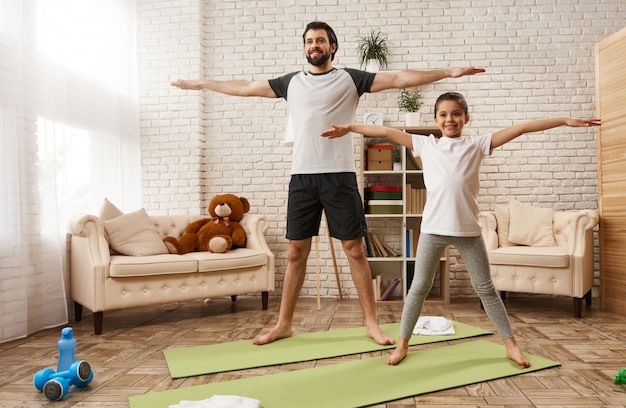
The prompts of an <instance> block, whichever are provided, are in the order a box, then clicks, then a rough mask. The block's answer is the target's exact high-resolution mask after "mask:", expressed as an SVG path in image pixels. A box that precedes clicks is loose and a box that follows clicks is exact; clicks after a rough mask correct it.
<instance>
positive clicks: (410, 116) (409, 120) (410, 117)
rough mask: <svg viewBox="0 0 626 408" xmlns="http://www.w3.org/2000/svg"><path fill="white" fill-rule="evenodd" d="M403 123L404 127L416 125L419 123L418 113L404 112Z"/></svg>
mask: <svg viewBox="0 0 626 408" xmlns="http://www.w3.org/2000/svg"><path fill="white" fill-rule="evenodd" d="M404 125H405V126H406V127H418V126H419V125H420V113H419V112H406V113H405V114H404Z"/></svg>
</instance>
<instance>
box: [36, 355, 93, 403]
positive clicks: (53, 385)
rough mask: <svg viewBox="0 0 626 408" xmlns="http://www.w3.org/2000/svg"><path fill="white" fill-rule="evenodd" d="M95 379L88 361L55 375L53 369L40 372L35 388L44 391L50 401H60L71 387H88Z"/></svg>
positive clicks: (78, 362) (37, 375) (75, 364)
mask: <svg viewBox="0 0 626 408" xmlns="http://www.w3.org/2000/svg"><path fill="white" fill-rule="evenodd" d="M92 379H93V371H92V370H91V366H90V365H89V363H88V362H86V361H76V362H74V363H72V365H71V366H70V368H69V369H68V370H67V371H61V372H58V373H55V372H54V370H53V369H51V368H45V369H43V370H40V371H38V372H37V373H36V374H35V377H34V378H33V383H34V384H35V388H37V389H38V390H39V391H43V394H44V395H45V397H46V398H47V399H49V400H50V401H58V400H60V399H62V398H63V397H65V395H66V394H67V392H68V391H69V389H70V385H74V386H76V387H78V388H83V387H86V386H87V384H89V383H90V382H91V380H92Z"/></svg>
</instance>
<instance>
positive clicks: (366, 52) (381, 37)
mask: <svg viewBox="0 0 626 408" xmlns="http://www.w3.org/2000/svg"><path fill="white" fill-rule="evenodd" d="M357 53H358V55H359V63H360V64H361V68H363V67H365V70H366V71H369V72H377V71H378V70H379V69H385V68H387V66H388V64H389V61H388V57H389V55H390V54H391V51H390V50H389V40H388V39H387V36H386V35H385V34H383V33H382V32H381V31H380V30H379V29H373V28H372V29H370V31H369V33H368V34H367V35H364V36H362V37H359V38H358V42H357Z"/></svg>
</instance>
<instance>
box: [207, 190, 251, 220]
mask: <svg viewBox="0 0 626 408" xmlns="http://www.w3.org/2000/svg"><path fill="white" fill-rule="evenodd" d="M208 210H209V214H211V217H213V218H216V217H222V218H224V217H228V219H229V220H230V221H241V219H242V218H243V215H244V213H247V212H248V211H250V203H249V202H248V199H247V198H245V197H237V196H236V195H234V194H218V195H216V196H215V197H213V199H212V200H211V202H210V203H209V207H208Z"/></svg>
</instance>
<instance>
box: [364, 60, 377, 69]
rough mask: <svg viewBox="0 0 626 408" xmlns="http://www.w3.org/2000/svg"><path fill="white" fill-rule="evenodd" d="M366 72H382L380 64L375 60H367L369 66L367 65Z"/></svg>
mask: <svg viewBox="0 0 626 408" xmlns="http://www.w3.org/2000/svg"><path fill="white" fill-rule="evenodd" d="M365 70H366V71H367V72H378V71H380V62H378V60H375V59H371V60H367V64H365Z"/></svg>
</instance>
